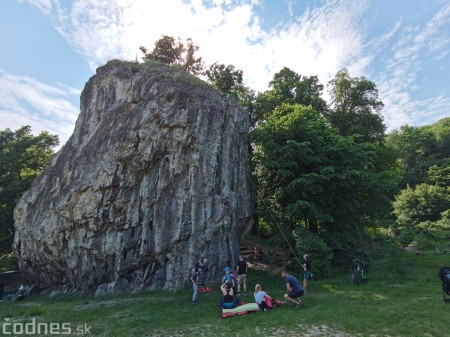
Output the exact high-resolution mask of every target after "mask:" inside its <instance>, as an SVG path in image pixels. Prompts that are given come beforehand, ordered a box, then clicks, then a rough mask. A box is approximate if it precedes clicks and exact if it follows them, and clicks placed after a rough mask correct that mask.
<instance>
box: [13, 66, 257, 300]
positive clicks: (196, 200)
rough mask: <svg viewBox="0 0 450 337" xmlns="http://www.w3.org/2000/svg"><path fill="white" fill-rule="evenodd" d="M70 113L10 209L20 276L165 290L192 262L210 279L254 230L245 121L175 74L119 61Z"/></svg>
mask: <svg viewBox="0 0 450 337" xmlns="http://www.w3.org/2000/svg"><path fill="white" fill-rule="evenodd" d="M80 110H81V112H80V115H79V117H78V120H77V122H76V126H75V130H74V133H73V135H72V136H71V137H70V139H69V140H68V142H67V143H66V144H65V145H64V147H63V148H62V149H61V150H60V151H59V152H58V153H57V154H56V155H55V156H54V158H53V160H52V163H51V165H50V167H49V168H48V169H47V170H46V171H45V172H44V173H43V174H42V175H41V176H39V177H38V178H37V179H36V180H35V181H34V183H33V185H32V187H31V188H30V190H28V191H27V192H26V193H25V194H24V195H23V196H22V198H21V200H20V201H19V203H18V205H17V207H16V209H15V213H14V217H15V229H16V234H15V239H14V251H15V252H16V255H17V257H18V261H19V266H20V268H21V270H22V271H23V272H25V273H26V274H27V275H28V276H29V277H30V278H32V279H33V281H34V282H35V283H36V284H37V285H38V286H40V287H43V288H44V287H52V288H53V289H64V290H65V291H74V290H77V291H78V290H81V291H88V292H91V293H95V292H97V293H109V292H114V291H116V290H118V291H133V290H142V289H167V290H175V289H179V288H181V287H184V286H186V285H188V284H190V282H189V272H190V268H192V267H193V266H194V264H195V262H196V261H197V260H198V258H200V257H202V258H207V259H208V261H209V262H208V263H209V269H210V270H209V272H208V279H209V280H210V281H214V282H215V281H219V280H220V275H221V273H222V270H223V267H224V266H225V265H226V264H227V263H232V264H234V263H236V261H237V259H238V255H239V241H240V240H241V238H242V237H243V236H245V234H246V233H247V232H248V231H249V230H250V228H251V226H252V223H253V218H252V212H253V204H254V202H253V191H252V185H251V181H250V178H249V170H250V169H249V158H248V156H249V153H248V149H249V144H248V129H249V121H248V116H247V114H246V112H245V111H243V110H242V109H241V108H240V107H239V105H238V104H237V103H235V102H233V101H232V100H230V99H228V98H223V97H221V95H220V94H219V93H218V92H217V91H215V90H214V89H212V88H210V87H209V86H207V85H206V83H204V82H202V81H201V80H199V79H197V78H195V77H193V76H191V75H189V74H186V73H184V72H182V71H179V70H177V69H176V68H173V67H169V66H166V65H161V64H148V65H145V66H144V65H139V64H134V63H126V62H120V61H111V62H109V63H107V64H106V65H105V66H103V67H100V68H98V69H97V74H96V75H94V76H93V77H92V78H91V79H90V80H89V81H88V82H87V83H86V86H85V88H84V90H83V92H82V94H81V109H80Z"/></svg>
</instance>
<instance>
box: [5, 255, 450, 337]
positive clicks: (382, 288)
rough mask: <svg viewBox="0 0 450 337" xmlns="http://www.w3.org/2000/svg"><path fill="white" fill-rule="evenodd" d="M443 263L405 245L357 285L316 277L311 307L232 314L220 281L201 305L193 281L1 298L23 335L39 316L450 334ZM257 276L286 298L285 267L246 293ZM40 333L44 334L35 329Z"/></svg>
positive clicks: (189, 326) (284, 332)
mask: <svg viewBox="0 0 450 337" xmlns="http://www.w3.org/2000/svg"><path fill="white" fill-rule="evenodd" d="M442 264H447V265H450V255H448V254H442V255H437V254H434V253H425V254H424V255H416V254H414V253H405V254H404V255H402V256H400V257H395V258H394V257H392V258H386V259H383V260H377V261H373V262H372V264H371V266H370V268H369V281H368V282H367V283H366V284H363V285H360V286H352V285H350V282H349V275H347V273H346V274H345V275H344V274H342V273H336V275H334V276H333V277H332V278H328V279H324V280H315V279H314V278H313V279H312V280H311V283H310V288H309V291H308V293H307V294H306V295H305V296H304V297H303V298H302V299H303V301H304V302H305V307H304V308H301V309H297V308H294V307H293V306H291V305H289V304H288V305H285V306H280V307H277V308H274V309H273V310H271V311H266V312H257V313H252V314H248V315H243V316H235V317H230V318H226V319H223V318H221V316H220V310H219V305H218V303H219V299H220V290H219V289H218V285H215V287H214V291H213V292H212V293H211V294H206V293H201V294H199V303H198V304H197V305H193V304H192V303H191V296H192V290H191V289H185V290H182V291H179V292H176V293H167V292H143V293H139V294H127V295H116V296H107V297H97V298H94V297H88V296H81V295H71V296H69V295H65V296H60V297H58V298H53V299H50V298H49V297H48V296H32V297H28V298H26V299H25V300H22V301H17V302H14V303H4V302H3V303H0V321H1V322H2V327H1V328H2V329H5V328H6V330H5V331H6V332H10V331H11V332H13V331H12V330H13V328H14V324H16V325H15V328H16V332H17V333H16V335H17V336H19V335H24V334H21V332H22V331H21V328H24V327H25V325H26V324H29V329H28V331H29V332H30V331H31V332H33V330H30V329H31V328H32V325H33V324H34V325H35V326H36V327H37V324H38V323H40V324H41V328H42V329H43V328H44V327H45V326H46V327H47V328H48V329H50V327H51V324H53V328H54V330H53V333H54V334H53V335H58V334H60V335H62V334H63V332H64V333H68V332H69V329H70V334H65V335H71V336H76V335H83V334H81V332H85V333H84V335H86V336H111V337H114V336H240V337H245V336H327V337H328V336H449V335H450V331H449V328H448V322H449V317H450V303H444V301H443V299H442V283H441V281H440V279H439V277H438V275H437V273H438V269H439V267H440V266H441V265H442ZM293 274H294V275H295V273H293ZM297 276H299V275H297ZM256 283H261V284H262V285H263V290H265V291H266V292H268V293H269V294H270V295H271V296H272V297H275V298H279V299H281V298H282V295H283V294H284V289H285V286H284V283H283V279H282V278H281V276H280V275H279V274H278V273H276V274H272V273H270V272H263V271H257V270H250V271H249V276H248V282H247V285H248V288H249V289H248V290H250V291H247V296H244V297H243V298H242V299H243V300H244V301H247V302H252V301H253V294H252V290H253V289H254V286H255V284H256ZM5 324H8V325H6V326H5ZM64 324H65V325H64ZM86 329H87V330H86ZM42 331H44V330H42ZM24 332H25V330H24ZM44 332H45V331H44ZM49 332H50V331H49ZM55 332H56V333H55ZM0 334H3V331H2V332H0ZM12 335H14V334H12ZM29 335H31V334H29ZM33 335H35V336H43V335H45V334H37V331H36V332H35V333H34V334H33ZM47 335H50V333H48V334H47Z"/></svg>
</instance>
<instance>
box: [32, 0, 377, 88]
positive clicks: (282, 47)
mask: <svg viewBox="0 0 450 337" xmlns="http://www.w3.org/2000/svg"><path fill="white" fill-rule="evenodd" d="M28 1H30V2H32V3H34V4H35V5H36V6H41V7H42V2H44V0H40V1H38V0H34V1H33V0H28ZM63 3H64V2H60V3H59V2H58V1H56V0H53V7H52V8H53V16H54V19H55V22H56V23H57V29H58V30H59V31H60V33H61V34H62V35H63V36H64V37H65V38H66V39H67V40H68V41H69V43H70V44H71V45H72V46H73V48H74V49H75V50H77V51H78V52H79V53H81V54H82V55H83V56H84V57H85V58H86V60H87V61H88V63H89V64H90V66H91V68H92V69H93V70H94V69H95V68H96V67H98V66H99V65H102V64H104V63H105V62H106V61H108V60H110V59H114V58H119V59H129V60H131V59H135V58H136V57H137V58H140V57H141V52H140V51H139V46H141V45H144V46H146V47H147V48H148V49H150V50H151V49H152V48H153V43H154V42H155V41H156V40H157V39H159V38H160V37H161V36H162V35H171V36H177V37H178V36H179V37H180V38H182V39H183V40H184V39H186V38H188V37H191V38H192V39H193V41H194V42H195V43H197V44H198V45H199V46H200V54H201V55H202V56H203V59H204V60H205V61H206V62H208V63H209V64H212V63H214V62H217V61H218V62H220V63H225V64H233V65H234V66H235V67H237V68H238V69H242V70H244V76H245V79H246V82H247V85H249V86H251V87H252V88H255V89H257V90H264V89H266V88H267V84H268V82H269V81H270V80H271V79H272V76H273V74H274V73H275V72H277V71H279V70H281V68H282V67H284V66H287V67H291V68H292V69H293V70H295V71H297V72H298V73H300V74H302V75H318V76H319V78H320V79H321V80H322V81H323V82H324V83H326V82H327V81H328V80H329V79H330V78H331V77H332V76H333V75H334V74H335V73H336V72H337V71H338V70H340V69H342V68H343V67H349V68H350V69H351V70H353V71H355V72H356V73H358V74H360V73H363V72H364V69H365V68H366V67H367V65H368V61H370V58H368V57H367V56H364V55H362V52H363V50H362V49H363V39H364V27H363V23H362V21H361V16H362V12H363V11H364V8H365V6H366V4H367V3H366V1H360V2H358V3H356V4H355V2H354V1H350V0H342V1H334V0H329V1H325V3H324V5H323V6H322V7H315V8H310V9H309V10H307V11H306V12H305V13H303V14H301V15H297V16H294V13H293V9H292V3H291V4H290V2H289V1H288V2H287V8H288V11H289V13H286V14H289V15H290V16H291V20H292V21H291V22H289V23H285V24H283V25H279V26H277V27H275V28H274V29H273V30H272V31H263V30H262V28H261V26H260V18H258V17H257V16H256V14H255V8H256V6H258V5H259V3H260V1H255V0H252V1H251V0H243V1H239V2H236V1H231V0H215V1H213V2H212V6H210V7H206V6H205V5H204V2H203V1H201V0H195V1H191V2H190V3H189V4H188V3H185V2H184V1H182V0H156V1H151V2H150V1H147V0H115V1H110V0H95V1H94V0H92V1H87V0H75V1H74V2H73V4H72V6H71V7H70V8H68V7H63V6H62V4H63Z"/></svg>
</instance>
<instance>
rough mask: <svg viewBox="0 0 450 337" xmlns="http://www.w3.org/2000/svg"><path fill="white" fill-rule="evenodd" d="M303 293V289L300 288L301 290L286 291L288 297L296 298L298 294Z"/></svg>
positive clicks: (301, 294)
mask: <svg viewBox="0 0 450 337" xmlns="http://www.w3.org/2000/svg"><path fill="white" fill-rule="evenodd" d="M304 293H305V291H304V290H303V289H302V290H297V291H291V292H288V293H287V295H288V296H289V297H290V298H298V297H300V296H303V294H304Z"/></svg>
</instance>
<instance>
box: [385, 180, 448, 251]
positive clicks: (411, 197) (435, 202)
mask: <svg viewBox="0 0 450 337" xmlns="http://www.w3.org/2000/svg"><path fill="white" fill-rule="evenodd" d="M393 208H394V210H393V213H394V215H395V216H396V218H397V219H396V227H394V229H395V233H396V234H397V238H398V240H399V242H400V243H401V244H403V245H408V244H410V243H412V242H416V243H417V244H420V245H427V242H428V243H429V242H432V243H433V245H434V244H435V243H437V242H442V241H445V240H448V238H450V222H449V221H448V219H449V216H448V215H449V214H450V187H440V186H433V185H428V184H419V185H417V186H416V187H415V188H411V187H409V186H408V187H407V188H405V189H404V190H402V191H401V192H400V194H398V195H397V196H396V198H395V201H394V202H393Z"/></svg>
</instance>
